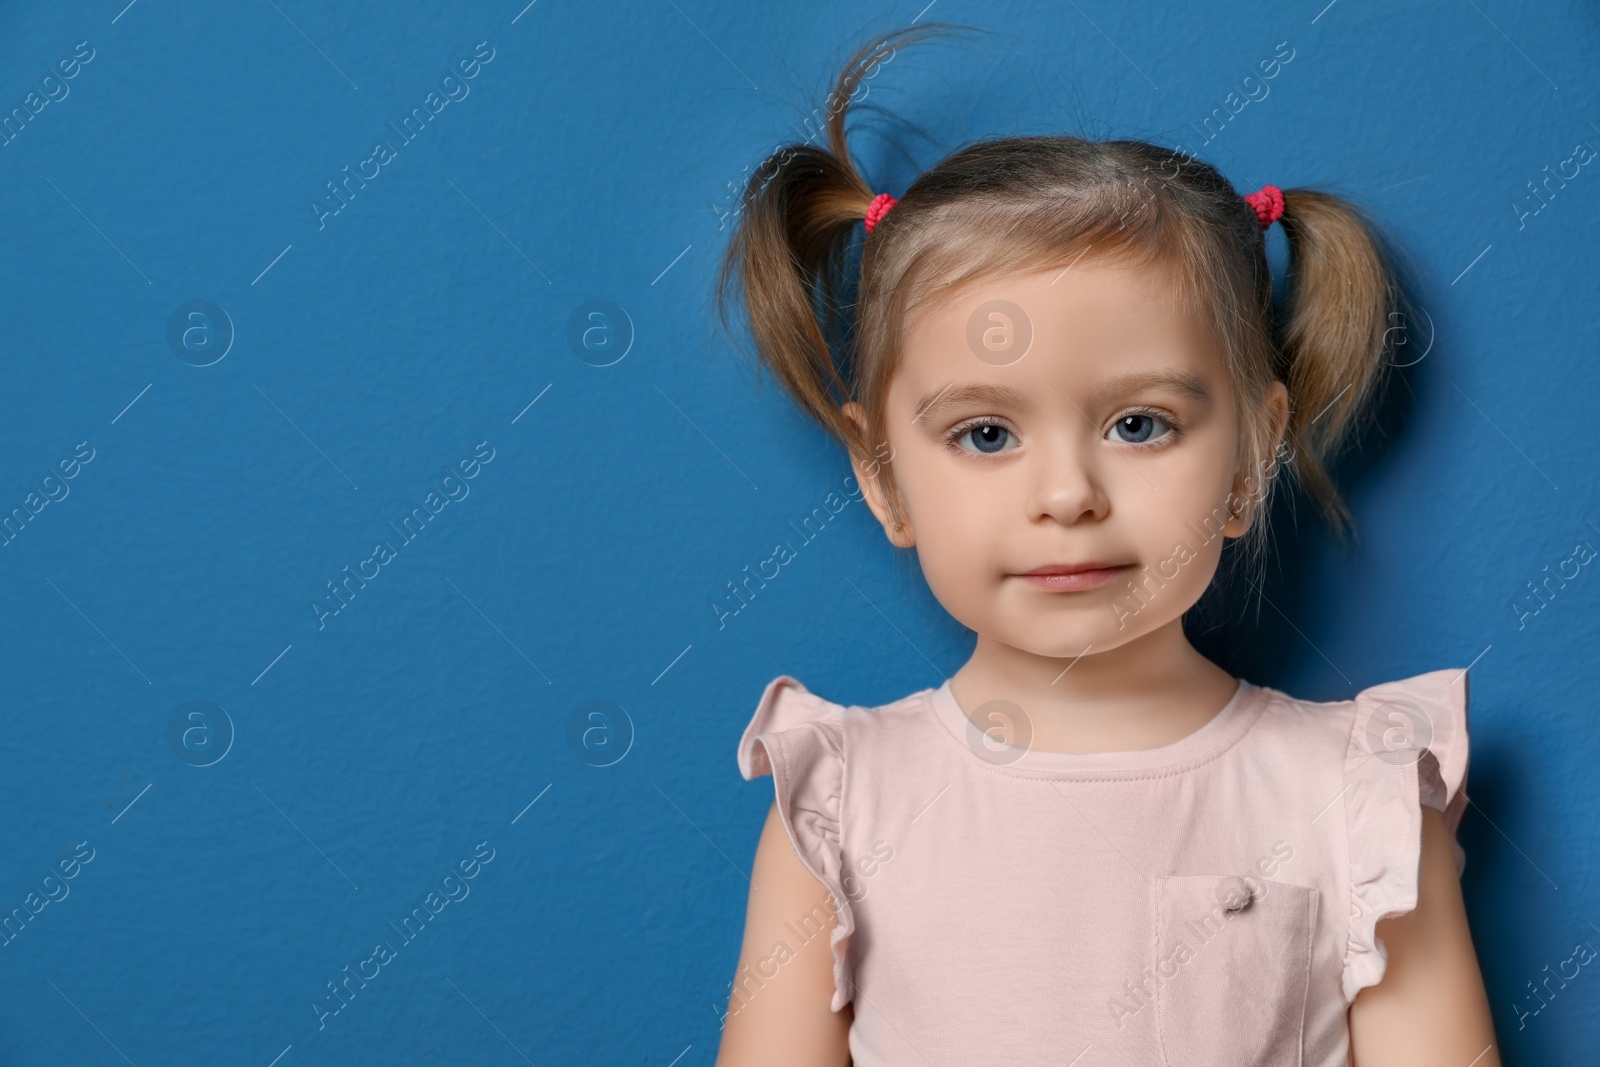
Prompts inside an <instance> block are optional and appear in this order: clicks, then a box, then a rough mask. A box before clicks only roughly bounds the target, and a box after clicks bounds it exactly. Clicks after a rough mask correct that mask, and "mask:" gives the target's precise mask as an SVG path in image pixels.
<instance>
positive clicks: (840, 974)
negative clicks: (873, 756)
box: [738, 674, 915, 1011]
mask: <svg viewBox="0 0 1600 1067" xmlns="http://www.w3.org/2000/svg"><path fill="white" fill-rule="evenodd" d="M914 703H915V701H914V699H913V698H912V697H907V698H904V699H902V700H898V701H895V702H894V703H893V704H887V705H883V706H881V707H876V708H870V707H862V706H859V705H846V704H839V703H836V702H834V701H831V700H828V699H826V698H824V697H821V696H819V695H817V694H816V693H813V692H811V691H810V690H809V689H807V688H806V687H805V686H804V685H802V684H801V683H800V681H799V680H798V679H796V678H794V677H792V676H790V675H787V674H784V675H779V676H778V677H776V678H774V679H773V680H772V681H771V682H769V683H767V687H766V689H765V690H764V691H763V692H762V694H761V697H760V699H759V700H757V701H756V707H755V711H754V713H753V714H752V715H751V717H750V721H749V724H748V725H746V727H745V730H744V734H743V736H742V737H741V738H740V739H739V749H738V757H739V773H740V774H741V775H742V776H743V777H744V778H745V779H746V780H747V781H748V780H751V779H754V778H759V777H761V776H762V775H767V774H770V775H772V780H773V799H774V803H773V810H774V811H776V813H777V817H778V821H779V822H781V824H782V826H783V831H784V836H786V837H787V838H788V840H789V844H790V846H791V847H792V848H793V850H794V853H795V855H796V856H797V857H799V859H800V862H801V864H802V865H803V866H804V867H805V869H806V870H807V871H808V872H809V873H810V874H811V875H812V876H813V877H814V878H816V880H817V881H818V882H821V883H822V884H823V885H824V886H825V887H827V890H828V892H829V894H830V896H831V897H832V899H833V907H834V913H835V919H836V923H835V925H834V926H833V929H832V931H831V933H830V935H829V942H830V944H831V946H832V952H833V979H834V983H833V984H834V995H833V999H832V1001H831V1007H832V1008H833V1010H834V1011H839V1010H841V1009H842V1008H843V1007H844V1005H845V1004H846V1003H848V1002H849V1001H850V999H851V996H852V991H851V987H852V978H851V972H850V959H849V946H850V941H851V936H852V934H853V933H854V932H855V926H856V923H855V915H854V910H853V908H852V905H853V903H854V899H853V898H854V895H855V894H854V893H852V891H851V881H852V880H851V875H850V872H849V869H848V865H847V862H846V853H847V851H848V847H849V843H848V842H847V841H845V837H846V833H845V824H846V820H845V817H844V814H845V813H844V807H845V796H844V794H845V793H846V791H847V790H846V774H845V767H846V763H847V761H848V760H849V758H850V754H851V752H852V751H853V748H854V746H853V745H852V743H851V742H852V739H853V738H854V737H855V736H856V735H858V734H859V733H860V731H861V729H862V728H870V727H872V726H875V725H881V724H882V723H884V722H887V721H890V720H892V719H893V718H896V717H898V715H899V713H901V712H902V711H910V710H911V709H912V707H913V706H914Z"/></svg>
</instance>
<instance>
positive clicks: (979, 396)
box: [911, 370, 1211, 422]
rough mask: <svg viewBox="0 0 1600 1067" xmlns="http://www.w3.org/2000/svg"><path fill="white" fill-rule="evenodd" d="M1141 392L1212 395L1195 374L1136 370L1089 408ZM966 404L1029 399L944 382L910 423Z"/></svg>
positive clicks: (1001, 388)
mask: <svg viewBox="0 0 1600 1067" xmlns="http://www.w3.org/2000/svg"><path fill="white" fill-rule="evenodd" d="M1144 389H1170V390H1172V391H1173V392H1175V393H1178V394H1179V395H1181V396H1184V397H1187V398H1188V399H1190V400H1194V401H1196V402H1198V403H1202V404H1203V403H1205V402H1206V401H1208V400H1210V399H1211V393H1210V392H1209V391H1208V390H1207V389H1206V384H1205V382H1204V380H1202V379H1201V377H1200V376H1199V375H1198V374H1195V373H1193V372H1192V371H1185V370H1160V371H1137V372H1135V373H1132V374H1123V375H1119V376H1117V377H1115V378H1112V379H1110V380H1108V381H1106V382H1105V383H1103V384H1102V385H1101V386H1100V387H1099V388H1097V389H1096V390H1095V391H1094V396H1093V397H1092V398H1091V400H1090V403H1091V405H1092V406H1093V405H1098V404H1100V403H1101V402H1103V401H1105V400H1107V399H1110V398H1112V397H1117V396H1124V395H1126V394H1128V393H1135V392H1139V391H1141V390H1144ZM966 404H981V405H988V406H993V407H1006V406H1010V407H1013V408H1019V409H1021V408H1026V407H1027V406H1028V399H1027V395H1026V394H1025V393H1024V392H1023V391H1022V390H1020V389H1015V388H1013V387H1011V386H1009V385H995V384H992V383H989V382H968V383H964V384H960V385H958V384H956V383H955V382H946V383H945V384H944V385H943V386H942V387H940V388H939V389H936V390H935V391H933V392H931V393H929V394H928V395H926V396H924V397H923V398H922V400H921V401H919V402H918V404H917V410H916V414H915V415H914V416H912V419H911V421H912V422H920V421H921V420H923V419H925V418H929V417H931V416H933V415H936V414H938V413H939V412H941V411H943V410H945V409H946V408H952V407H960V406H962V405H966Z"/></svg>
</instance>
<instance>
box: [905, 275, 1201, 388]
mask: <svg viewBox="0 0 1600 1067" xmlns="http://www.w3.org/2000/svg"><path fill="white" fill-rule="evenodd" d="M1130 374H1144V375H1149V376H1151V377H1152V378H1155V377H1160V376H1163V375H1165V376H1167V377H1168V379H1169V381H1170V382H1171V383H1172V384H1178V382H1179V379H1180V378H1183V377H1187V378H1190V379H1199V380H1201V381H1203V382H1207V383H1210V384H1211V385H1212V391H1213V393H1220V392H1225V391H1226V388H1225V386H1226V382H1225V377H1226V367H1225V365H1224V362H1223V359H1222V356H1221V353H1220V352H1219V351H1218V350H1217V347H1216V343H1215V340H1214V338H1213V336H1212V333H1211V329H1210V326H1209V324H1208V323H1207V322H1205V321H1203V320H1202V319H1200V317H1199V316H1197V315H1195V314H1193V313H1192V311H1190V310H1188V308H1187V302H1186V301H1185V300H1184V298H1183V289H1182V286H1181V278H1180V277H1179V276H1178V274H1177V271H1176V268H1174V267H1173V266H1171V265H1170V264H1164V263H1161V262H1131V261H1126V260H1114V259H1094V258H1089V257H1083V258H1080V259H1079V260H1077V261H1073V262H1068V263H1066V264H1064V265H1063V266H1061V267H1056V268H1052V269H1049V270H1042V271H1036V272H1030V273H1025V274H1014V275H1008V276H1003V277H996V278H990V279H984V280H981V281H977V282H973V283H971V284H969V285H967V286H964V287H962V288H961V289H959V290H955V291H953V292H950V293H946V294H942V295H940V296H938V297H936V298H934V299H932V300H930V301H928V302H927V303H925V304H923V305H922V306H921V307H919V308H917V309H916V310H914V311H913V312H912V313H911V314H910V315H909V316H908V318H907V321H906V324H905V333H904V343H903V346H902V351H901V353H900V359H899V361H898V366H897V368H896V373H895V376H894V381H893V382H892V383H891V385H890V402H891V404H894V405H895V406H896V407H897V408H900V409H901V410H906V405H909V406H910V407H917V406H920V405H921V403H922V402H923V401H924V400H926V398H927V397H928V395H929V393H930V392H937V391H938V390H940V389H942V388H946V387H948V386H949V385H950V384H951V383H958V384H959V383H963V382H972V381H994V382H1005V383H1008V384H1011V385H1014V386H1020V387H1022V388H1028V387H1036V388H1045V389H1048V388H1050V387H1051V386H1052V385H1054V386H1057V387H1063V388H1064V387H1066V386H1067V385H1068V384H1069V383H1081V384H1083V385H1085V386H1088V387H1093V386H1094V385H1095V384H1096V383H1098V382H1101V381H1104V380H1107V379H1110V378H1114V377H1126V376H1128V375H1130Z"/></svg>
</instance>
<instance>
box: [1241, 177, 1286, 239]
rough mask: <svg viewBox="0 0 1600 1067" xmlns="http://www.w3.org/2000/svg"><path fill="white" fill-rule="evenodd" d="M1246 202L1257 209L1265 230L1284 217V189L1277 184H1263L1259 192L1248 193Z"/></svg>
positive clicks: (1257, 216) (1256, 211) (1257, 215)
mask: <svg viewBox="0 0 1600 1067" xmlns="http://www.w3.org/2000/svg"><path fill="white" fill-rule="evenodd" d="M1244 202H1245V203H1247V204H1249V205H1250V206H1251V207H1252V208H1254V209H1255V213H1256V218H1258V219H1260V220H1261V228H1262V229H1263V230H1264V229H1266V228H1267V227H1268V226H1271V225H1272V224H1273V223H1274V222H1277V221H1278V220H1279V219H1280V218H1282V217H1283V190H1282V189H1279V188H1278V187H1277V186H1276V185H1263V186H1262V187H1261V191H1260V192H1259V193H1249V194H1246V196H1245V198H1244Z"/></svg>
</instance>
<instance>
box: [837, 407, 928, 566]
mask: <svg viewBox="0 0 1600 1067" xmlns="http://www.w3.org/2000/svg"><path fill="white" fill-rule="evenodd" d="M840 410H841V411H843V412H844V415H845V417H846V418H847V419H849V420H850V421H851V422H853V423H855V425H856V428H857V429H858V430H859V431H860V436H861V438H862V439H863V440H865V439H866V436H867V412H866V409H865V408H863V407H862V406H861V405H860V404H858V403H857V402H856V401H854V400H851V401H849V402H848V403H846V404H845V405H844V406H843V407H841V408H840ZM893 458H894V452H893V450H892V449H891V448H890V447H889V443H888V442H887V441H884V442H881V443H880V444H879V445H878V447H877V448H875V449H874V450H873V453H872V454H871V455H865V454H863V453H861V452H860V451H858V450H857V449H856V448H854V447H852V448H851V449H850V466H851V467H852V468H853V469H854V470H855V472H856V482H857V484H859V485H860V486H861V493H862V495H863V496H864V497H865V498H866V501H867V507H869V508H871V509H872V514H873V515H874V516H875V517H876V518H877V520H878V524H879V525H880V526H882V527H883V534H884V536H885V537H887V538H888V539H889V543H890V544H892V545H894V546H895V547H896V548H910V547H911V546H912V545H915V544H916V543H917V538H916V534H915V533H914V531H913V530H912V528H911V516H909V515H906V516H905V518H904V519H903V520H902V519H897V518H895V517H894V515H893V513H892V512H890V510H889V506H888V503H887V496H888V493H887V490H886V489H885V488H884V483H883V482H882V480H881V479H880V476H881V474H882V473H883V468H884V467H885V466H887V465H888V463H889V462H890V461H891V460H892V459H893ZM901 511H902V513H903V512H904V507H903V506H902V508H901ZM897 523H898V524H900V528H899V529H898V530H897V529H895V525H896V524H897Z"/></svg>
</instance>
